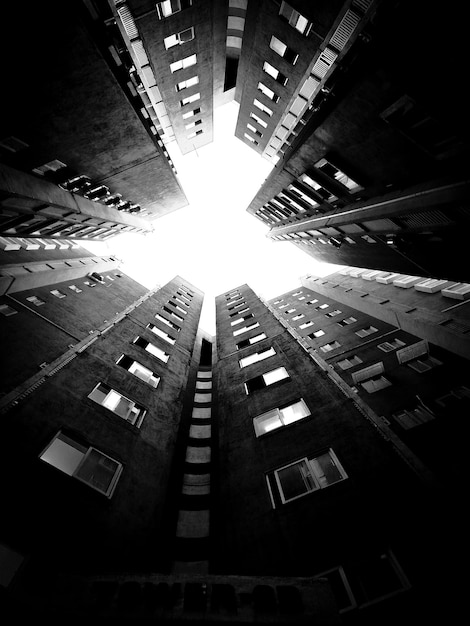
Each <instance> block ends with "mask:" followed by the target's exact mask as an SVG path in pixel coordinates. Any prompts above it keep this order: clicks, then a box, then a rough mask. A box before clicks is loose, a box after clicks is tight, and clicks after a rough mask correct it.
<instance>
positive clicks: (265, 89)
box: [258, 82, 279, 102]
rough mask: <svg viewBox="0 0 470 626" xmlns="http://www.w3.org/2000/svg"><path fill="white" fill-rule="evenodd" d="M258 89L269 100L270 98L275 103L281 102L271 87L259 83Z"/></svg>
mask: <svg viewBox="0 0 470 626" xmlns="http://www.w3.org/2000/svg"><path fill="white" fill-rule="evenodd" d="M258 89H259V91H261V93H262V94H264V95H265V96H266V97H267V98H269V99H270V100H272V101H273V102H279V96H278V95H277V94H276V93H274V91H273V90H272V89H269V87H267V86H266V85H265V84H264V83H262V82H259V83H258Z"/></svg>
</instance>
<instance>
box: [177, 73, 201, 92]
mask: <svg viewBox="0 0 470 626" xmlns="http://www.w3.org/2000/svg"><path fill="white" fill-rule="evenodd" d="M198 83H199V77H198V76H191V78H188V79H187V80H182V81H181V82H179V83H176V85H175V87H176V91H183V89H189V87H193V86H194V85H197V84H198Z"/></svg>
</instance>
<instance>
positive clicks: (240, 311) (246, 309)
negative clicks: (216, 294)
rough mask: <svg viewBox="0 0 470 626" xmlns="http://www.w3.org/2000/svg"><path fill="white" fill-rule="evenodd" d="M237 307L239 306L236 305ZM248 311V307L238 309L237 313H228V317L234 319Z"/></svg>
mask: <svg viewBox="0 0 470 626" xmlns="http://www.w3.org/2000/svg"><path fill="white" fill-rule="evenodd" d="M244 304H246V302H244ZM238 306H241V305H240V304H238V305H237V307H238ZM249 310H250V307H248V306H247V307H245V308H244V309H240V310H239V311H234V312H233V313H229V317H235V316H236V315H241V314H242V313H246V312H247V311H249ZM229 311H230V309H229Z"/></svg>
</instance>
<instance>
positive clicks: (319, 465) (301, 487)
mask: <svg viewBox="0 0 470 626" xmlns="http://www.w3.org/2000/svg"><path fill="white" fill-rule="evenodd" d="M347 477H348V476H347V474H346V472H345V471H344V469H343V467H342V465H341V463H340V462H339V460H338V457H337V456H336V454H335V453H334V452H333V450H332V449H331V448H330V449H329V450H328V451H327V452H325V453H323V454H319V455H317V456H315V457H312V458H310V459H309V458H307V457H304V458H303V459H299V460H298V461H295V462H294V463H290V464H289V465H285V466H284V467H281V468H280V469H277V470H275V471H274V472H272V473H271V474H268V475H267V477H266V478H267V479H268V484H269V485H270V487H271V493H272V495H273V496H274V495H276V496H278V498H275V499H274V501H273V507H275V506H276V503H277V502H279V498H280V502H279V504H285V503H286V502H291V501H292V500H296V499H297V498H301V497H302V496H306V495H308V494H309V493H312V491H317V490H319V489H324V488H326V487H329V486H330V485H334V484H335V483H338V482H340V481H342V480H345V479H346V478H347ZM276 500H277V502H276Z"/></svg>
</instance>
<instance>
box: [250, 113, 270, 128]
mask: <svg viewBox="0 0 470 626" xmlns="http://www.w3.org/2000/svg"><path fill="white" fill-rule="evenodd" d="M250 117H251V119H252V120H255V122H256V123H257V124H259V125H260V126H262V127H263V128H267V127H268V125H267V123H266V122H265V121H264V120H262V119H261V118H260V117H258V115H256V113H250Z"/></svg>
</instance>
